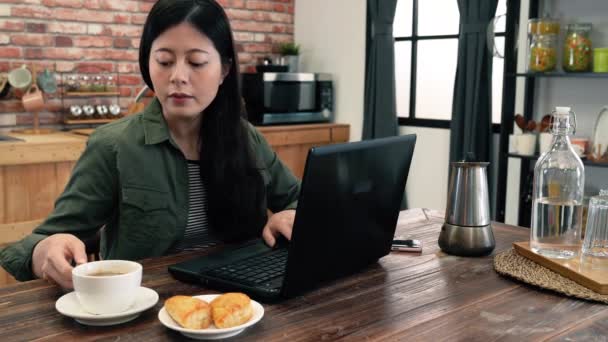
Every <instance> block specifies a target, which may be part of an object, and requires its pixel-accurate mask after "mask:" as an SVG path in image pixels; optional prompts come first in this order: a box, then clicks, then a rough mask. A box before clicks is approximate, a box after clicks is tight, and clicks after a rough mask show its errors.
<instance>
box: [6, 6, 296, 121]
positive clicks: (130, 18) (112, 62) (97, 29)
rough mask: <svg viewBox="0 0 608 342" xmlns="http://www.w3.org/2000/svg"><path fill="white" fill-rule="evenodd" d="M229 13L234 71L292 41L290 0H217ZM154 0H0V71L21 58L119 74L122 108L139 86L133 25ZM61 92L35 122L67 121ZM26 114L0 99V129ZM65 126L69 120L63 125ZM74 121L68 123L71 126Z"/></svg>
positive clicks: (69, 70) (12, 100)
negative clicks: (234, 49) (235, 62)
mask: <svg viewBox="0 0 608 342" xmlns="http://www.w3.org/2000/svg"><path fill="white" fill-rule="evenodd" d="M218 1H219V2H220V3H221V4H222V5H223V6H224V8H225V9H226V12H227V13H228V16H229V18H230V20H231V24H232V28H233V30H234V34H235V39H236V42H237V50H238V53H239V62H240V64H241V71H244V70H253V68H254V66H255V64H257V63H258V62H259V60H260V58H262V57H264V56H267V55H270V54H272V53H276V47H277V45H278V43H281V42H286V41H292V40H293V21H294V19H293V12H294V1H295V0H218ZM154 2H155V1H154V0H0V72H7V71H9V70H11V69H13V68H15V67H18V66H20V65H22V64H24V63H26V64H27V65H28V66H30V67H31V66H32V65H33V64H35V65H36V67H37V69H38V70H39V71H41V70H43V69H44V68H49V69H51V70H54V71H56V72H57V74H58V75H61V76H62V77H63V78H64V77H65V76H66V75H71V74H82V73H99V72H103V71H106V72H109V73H117V74H118V83H119V84H118V86H119V90H120V97H115V98H114V101H119V102H120V105H121V107H122V108H123V109H126V108H127V107H128V105H129V104H131V103H132V102H133V97H134V96H135V94H137V92H138V91H139V90H140V89H141V87H142V86H143V81H142V79H141V76H140V74H139V67H138V63H137V59H138V47H139V37H140V32H141V29H142V27H143V23H144V22H145V19H146V16H147V13H148V12H149V10H150V8H151V7H152V5H153V4H154ZM66 106H67V105H66V99H64V100H63V102H62V99H61V96H60V95H58V93H57V94H56V95H47V96H46V111H44V112H41V113H40V121H41V125H42V126H46V127H54V128H66V127H68V126H66V125H64V124H63V117H64V114H63V113H64V112H65V110H64V109H63V108H64V107H66ZM32 117H33V116H32V114H31V113H27V112H25V111H24V109H23V106H22V105H21V101H20V100H19V99H17V98H16V97H15V96H14V95H10V96H8V97H6V98H3V99H0V131H7V130H10V129H14V128H16V127H27V126H29V125H31V123H32ZM70 127H72V126H70ZM74 127H75V126H74Z"/></svg>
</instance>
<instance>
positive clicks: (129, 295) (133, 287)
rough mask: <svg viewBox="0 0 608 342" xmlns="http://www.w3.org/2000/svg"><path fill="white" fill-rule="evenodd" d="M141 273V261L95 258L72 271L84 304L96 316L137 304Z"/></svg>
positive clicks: (77, 290) (75, 287)
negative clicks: (98, 259) (96, 259)
mask: <svg viewBox="0 0 608 342" xmlns="http://www.w3.org/2000/svg"><path fill="white" fill-rule="evenodd" d="M141 276H142V266H141V264H139V263H137V262H134V261H128V260H102V261H94V262H89V263H86V264H82V265H78V266H76V267H75V268H74V269H73V270H72V281H73V283H74V291H75V292H76V297H77V298H78V301H79V302H80V305H82V308H83V309H84V310H85V311H87V312H89V313H92V314H96V315H101V314H114V313H120V312H123V311H126V310H128V309H129V307H131V306H132V305H133V304H134V303H135V298H136V297H137V290H138V289H139V287H140V285H141Z"/></svg>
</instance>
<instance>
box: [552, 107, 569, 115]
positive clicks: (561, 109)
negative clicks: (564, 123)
mask: <svg viewBox="0 0 608 342" xmlns="http://www.w3.org/2000/svg"><path fill="white" fill-rule="evenodd" d="M571 109H572V108H571V107H555V113H556V114H561V115H568V114H570V110H571Z"/></svg>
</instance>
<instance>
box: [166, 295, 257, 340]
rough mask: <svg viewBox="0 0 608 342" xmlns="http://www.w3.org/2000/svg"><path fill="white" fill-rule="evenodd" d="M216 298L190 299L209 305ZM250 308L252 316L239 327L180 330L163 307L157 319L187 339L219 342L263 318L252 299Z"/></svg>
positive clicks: (203, 296) (205, 296) (211, 296)
mask: <svg viewBox="0 0 608 342" xmlns="http://www.w3.org/2000/svg"><path fill="white" fill-rule="evenodd" d="M217 296H219V295H217V294H214V295H202V296H192V297H194V298H200V299H202V300H204V301H206V302H207V303H210V302H211V301H212V300H213V299H214V298H215V297H217ZM251 306H252V308H253V316H252V317H251V319H250V320H249V321H248V322H247V323H245V324H241V325H239V326H236V327H232V328H224V329H218V328H216V327H215V326H214V325H213V324H212V325H211V326H210V327H209V328H207V329H186V328H182V327H181V326H180V325H179V324H177V323H176V322H175V321H174V320H173V318H171V316H169V313H168V312H167V310H165V307H164V306H163V308H162V309H160V311H159V312H158V319H159V320H160V322H161V323H162V324H163V325H164V326H166V327H167V328H169V329H173V330H176V331H179V332H180V333H182V334H183V335H185V336H187V337H190V338H193V339H197V340H219V339H222V338H227V337H231V336H235V335H238V334H240V333H242V332H243V331H244V330H245V328H247V327H250V326H252V325H254V324H256V323H257V322H259V321H260V320H261V319H262V317H264V307H263V306H262V305H261V304H260V303H258V302H256V301H255V300H253V299H252V300H251Z"/></svg>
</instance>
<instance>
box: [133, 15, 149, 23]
mask: <svg viewBox="0 0 608 342" xmlns="http://www.w3.org/2000/svg"><path fill="white" fill-rule="evenodd" d="M146 18H148V15H147V14H139V13H137V14H135V13H134V14H131V24H135V25H143V24H144V23H145V22H146Z"/></svg>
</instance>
